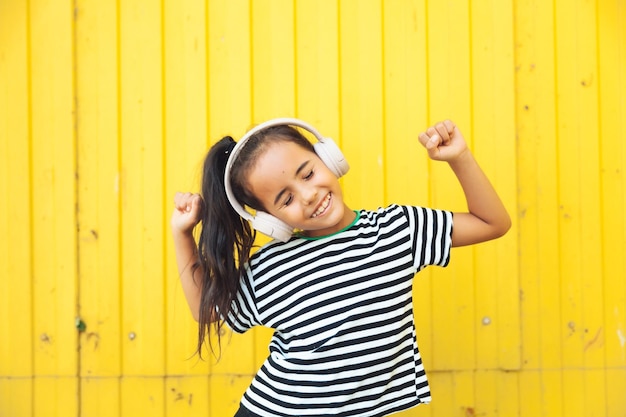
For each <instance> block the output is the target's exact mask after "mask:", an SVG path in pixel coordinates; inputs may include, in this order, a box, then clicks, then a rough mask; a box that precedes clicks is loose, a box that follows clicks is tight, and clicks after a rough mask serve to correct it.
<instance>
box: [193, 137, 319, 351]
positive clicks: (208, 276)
mask: <svg viewBox="0 0 626 417" xmlns="http://www.w3.org/2000/svg"><path fill="white" fill-rule="evenodd" d="M272 140H273V141H283V142H293V143H296V144H298V145H299V146H302V147H303V148H305V149H307V150H309V151H311V152H314V149H313V145H312V144H311V143H310V142H309V141H308V140H307V139H306V138H305V137H304V136H302V134H301V133H300V132H299V131H298V130H296V129H294V128H293V127H291V126H286V125H279V126H273V127H269V128H267V129H265V130H263V131H260V132H257V133H256V134H254V135H253V136H251V137H250V138H249V139H248V141H247V142H246V144H245V146H244V147H243V148H242V149H241V151H240V152H239V154H238V155H237V159H236V161H233V166H232V170H231V175H230V182H231V186H232V189H233V194H234V195H235V198H237V200H238V201H239V202H241V203H242V205H246V206H248V207H250V208H252V209H254V210H264V211H267V210H265V209H264V207H263V206H262V204H261V202H260V201H259V200H258V198H257V197H256V196H254V195H253V194H252V193H251V192H250V191H249V189H248V187H246V175H247V174H248V172H249V170H250V168H251V167H252V166H254V164H255V162H256V160H257V158H258V157H259V156H260V155H261V154H262V153H263V152H264V150H265V149H267V148H266V145H267V144H268V141H272ZM234 146H235V141H234V140H233V138H231V137H230V136H226V137H224V138H222V139H221V140H220V141H219V142H217V143H216V144H215V145H213V146H212V147H211V149H210V150H209V153H208V154H207V157H206V159H205V161H204V167H203V173H202V198H203V199H204V203H205V204H204V206H205V209H204V212H203V214H202V230H201V232H200V240H199V243H198V253H199V256H198V263H197V264H196V265H194V270H197V269H198V267H200V266H202V267H203V270H204V275H203V276H202V293H201V296H200V313H199V317H198V345H197V349H196V352H197V353H198V355H199V356H200V357H201V358H202V346H203V344H204V340H205V338H206V337H207V336H209V335H210V328H211V325H214V326H215V330H216V333H217V340H218V346H219V345H220V337H221V334H220V331H221V330H222V327H223V326H224V320H225V318H226V317H227V316H228V314H229V313H230V311H231V309H232V303H233V300H234V298H235V296H236V294H237V290H238V289H239V282H240V279H241V277H242V276H243V275H244V273H245V267H246V264H247V262H248V259H249V258H250V251H251V249H252V246H253V245H254V239H255V237H256V232H255V231H254V229H252V228H251V227H250V224H249V223H248V221H247V220H244V219H242V218H241V217H240V216H239V214H238V213H237V212H236V211H235V209H233V208H232V206H231V205H230V202H229V201H228V198H227V197H226V189H225V187H224V172H225V170H226V163H227V162H228V157H229V156H230V151H232V149H233V148H234ZM208 340H209V347H210V348H211V350H212V351H213V352H214V353H215V350H214V349H213V345H212V343H211V338H210V337H208Z"/></svg>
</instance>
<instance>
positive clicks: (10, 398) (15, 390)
mask: <svg viewBox="0 0 626 417" xmlns="http://www.w3.org/2000/svg"><path fill="white" fill-rule="evenodd" d="M3 340H5V339H3ZM32 400H33V378H7V377H4V376H2V377H0V412H2V413H3V415H6V416H24V417H30V416H34V415H35V414H33V408H34V405H33V401H32Z"/></svg>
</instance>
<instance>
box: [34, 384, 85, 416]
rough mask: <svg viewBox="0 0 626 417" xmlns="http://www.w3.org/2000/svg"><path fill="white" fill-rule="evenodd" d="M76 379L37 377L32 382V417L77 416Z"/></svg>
mask: <svg viewBox="0 0 626 417" xmlns="http://www.w3.org/2000/svg"><path fill="white" fill-rule="evenodd" d="M77 391H78V378H76V377H75V376H61V377H59V376H44V377H37V378H35V379H34V382H33V397H34V399H35V400H34V401H33V414H32V415H33V416H37V417H39V416H42V417H63V416H73V415H78V402H77V401H76V393H77Z"/></svg>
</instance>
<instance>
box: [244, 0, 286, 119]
mask: <svg viewBox="0 0 626 417" xmlns="http://www.w3.org/2000/svg"><path fill="white" fill-rule="evenodd" d="M250 25H251V28H250V31H251V35H252V45H251V56H252V62H251V66H252V91H251V95H252V116H253V122H254V123H260V122H263V121H265V120H267V119H271V118H274V117H284V116H290V115H294V114H295V97H296V92H295V86H296V83H295V40H294V36H293V35H294V5H293V1H292V0H274V1H271V2H251V10H250Z"/></svg>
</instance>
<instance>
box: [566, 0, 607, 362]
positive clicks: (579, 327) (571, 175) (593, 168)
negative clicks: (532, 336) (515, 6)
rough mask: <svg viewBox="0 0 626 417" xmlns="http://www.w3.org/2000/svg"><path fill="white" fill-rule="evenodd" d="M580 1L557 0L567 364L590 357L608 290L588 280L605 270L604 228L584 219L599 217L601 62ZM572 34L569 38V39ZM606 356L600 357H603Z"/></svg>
mask: <svg viewBox="0 0 626 417" xmlns="http://www.w3.org/2000/svg"><path fill="white" fill-rule="evenodd" d="M583 3H584V2H580V3H579V4H578V7H571V3H567V5H566V4H565V3H564V2H557V3H556V7H557V10H558V11H559V13H557V25H556V41H557V56H556V58H557V59H558V60H559V65H558V66H557V73H556V77H557V85H556V87H557V92H558V94H559V97H558V100H557V109H558V113H557V120H558V121H559V123H558V127H557V140H558V159H557V161H558V170H557V175H559V184H560V187H559V194H558V195H559V209H560V212H559V216H560V222H559V229H560V241H559V246H560V260H561V263H560V272H561V277H562V281H561V282H562V288H561V314H562V319H563V321H564V322H565V323H566V324H567V327H565V326H563V327H562V328H563V333H562V337H563V364H564V365H565V366H583V365H584V364H585V363H586V362H587V360H589V359H588V358H589V354H590V353H592V352H593V351H588V350H587V348H586V346H587V343H589V340H590V338H588V336H587V335H588V334H589V335H591V337H594V336H593V335H595V334H596V332H597V331H598V330H599V329H600V328H601V327H602V323H601V317H600V316H599V315H600V313H601V310H600V311H598V309H597V307H596V306H597V302H596V301H595V300H597V299H598V296H601V292H602V289H601V287H600V282H599V281H598V280H588V279H585V278H588V277H592V276H594V275H596V274H597V272H598V271H599V270H600V256H599V253H598V252H597V250H598V248H599V247H600V246H599V237H600V236H599V229H598V228H597V227H596V224H593V223H590V222H585V221H583V219H585V218H586V219H594V218H598V217H599V205H598V198H597V197H598V193H599V178H598V177H599V170H598V161H599V157H598V146H597V143H596V141H590V140H589V138H592V137H595V136H596V135H597V132H598V119H597V104H596V103H597V100H598V95H597V83H596V82H594V80H595V79H596V78H597V76H598V75H597V62H596V53H597V51H596V49H595V41H591V40H589V36H590V35H591V36H592V37H593V35H592V34H593V33H595V32H594V30H595V29H594V28H595V24H594V22H595V15H594V9H593V7H591V5H587V4H586V3H585V4H583ZM566 38H569V39H568V40H567V41H566ZM602 360H603V358H602V357H601V356H599V357H597V358H595V359H594V362H596V363H598V361H602Z"/></svg>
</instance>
